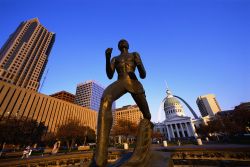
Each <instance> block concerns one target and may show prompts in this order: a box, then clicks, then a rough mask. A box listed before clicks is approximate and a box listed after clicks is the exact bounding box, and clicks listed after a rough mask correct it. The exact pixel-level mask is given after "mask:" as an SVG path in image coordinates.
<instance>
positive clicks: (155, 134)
mask: <svg viewBox="0 0 250 167" xmlns="http://www.w3.org/2000/svg"><path fill="white" fill-rule="evenodd" d="M151 138H152V139H153V140H154V139H157V140H158V141H162V139H163V138H164V135H163V134H162V133H161V132H158V131H153V132H152V137H151Z"/></svg>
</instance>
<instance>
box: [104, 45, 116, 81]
mask: <svg viewBox="0 0 250 167" xmlns="http://www.w3.org/2000/svg"><path fill="white" fill-rule="evenodd" d="M112 50H113V48H107V49H106V51H105V55H106V73H107V76H108V78H109V79H112V78H113V75H114V72H115V58H113V59H112V60H111V62H110V58H111V53H112Z"/></svg>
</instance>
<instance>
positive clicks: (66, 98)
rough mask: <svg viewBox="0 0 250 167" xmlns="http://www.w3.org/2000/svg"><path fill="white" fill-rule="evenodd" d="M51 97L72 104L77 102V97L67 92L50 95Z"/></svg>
mask: <svg viewBox="0 0 250 167" xmlns="http://www.w3.org/2000/svg"><path fill="white" fill-rule="evenodd" d="M50 96H51V97H54V98H57V99H61V100H64V101H67V102H70V103H74V102H75V95H73V94H71V93H69V92H66V91H64V90H63V91H60V92H56V93H54V94H52V95H50Z"/></svg>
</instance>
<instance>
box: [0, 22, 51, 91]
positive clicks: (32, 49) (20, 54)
mask: <svg viewBox="0 0 250 167" xmlns="http://www.w3.org/2000/svg"><path fill="white" fill-rule="evenodd" d="M54 41H55V34H54V33H52V32H49V31H48V30H47V29H46V28H45V27H43V26H42V25H41V24H40V22H39V20H38V19H37V18H35V19H31V20H28V21H25V22H22V23H21V24H20V25H19V26H18V27H17V29H16V31H15V32H14V33H13V34H11V35H10V37H9V39H8V40H7V41H6V43H5V44H4V45H3V47H2V48H1V50H0V80H2V81H5V82H8V83H12V84H14V85H17V86H20V87H23V88H27V89H30V90H34V91H37V90H38V88H39V86H40V80H41V78H42V74H43V72H44V69H45V67H46V64H47V61H48V56H49V54H50V51H51V48H52V46H53V43H54Z"/></svg>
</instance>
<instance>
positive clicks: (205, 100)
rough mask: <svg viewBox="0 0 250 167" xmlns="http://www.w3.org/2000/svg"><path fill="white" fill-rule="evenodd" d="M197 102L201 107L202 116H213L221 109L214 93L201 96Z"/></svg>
mask: <svg viewBox="0 0 250 167" xmlns="http://www.w3.org/2000/svg"><path fill="white" fill-rule="evenodd" d="M196 103H197V105H198V107H199V110H200V112H201V115H202V117H205V116H211V117H213V116H214V115H215V114H216V113H218V112H220V111H221V108H220V106H219V104H218V102H217V100H216V98H215V95H213V94H208V95H203V96H199V97H198V98H197V100H196Z"/></svg>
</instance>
